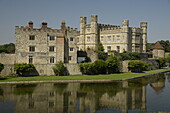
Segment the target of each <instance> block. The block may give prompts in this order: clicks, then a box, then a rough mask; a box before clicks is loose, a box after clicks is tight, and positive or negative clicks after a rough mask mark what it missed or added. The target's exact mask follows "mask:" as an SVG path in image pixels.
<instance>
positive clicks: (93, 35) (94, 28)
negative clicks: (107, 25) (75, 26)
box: [90, 15, 99, 50]
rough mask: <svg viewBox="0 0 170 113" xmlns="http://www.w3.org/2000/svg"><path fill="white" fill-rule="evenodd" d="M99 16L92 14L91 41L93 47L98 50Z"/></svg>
mask: <svg viewBox="0 0 170 113" xmlns="http://www.w3.org/2000/svg"><path fill="white" fill-rule="evenodd" d="M97 22H98V17H97V15H91V25H90V27H91V31H90V32H91V37H90V43H91V44H92V45H91V47H92V49H94V50H96V49H97V47H98V42H99V39H98V26H97V24H98V23H97Z"/></svg>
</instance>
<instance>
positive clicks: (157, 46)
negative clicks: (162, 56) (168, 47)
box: [153, 42, 165, 49]
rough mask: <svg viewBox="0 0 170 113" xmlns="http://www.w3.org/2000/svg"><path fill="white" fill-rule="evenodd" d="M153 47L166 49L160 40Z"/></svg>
mask: <svg viewBox="0 0 170 113" xmlns="http://www.w3.org/2000/svg"><path fill="white" fill-rule="evenodd" d="M153 49H165V48H164V47H163V46H162V45H161V44H160V43H159V42H156V44H155V45H154V46H153Z"/></svg>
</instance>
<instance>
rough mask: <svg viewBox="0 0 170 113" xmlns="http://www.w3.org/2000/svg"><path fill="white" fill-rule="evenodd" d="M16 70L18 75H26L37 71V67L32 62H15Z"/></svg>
mask: <svg viewBox="0 0 170 113" xmlns="http://www.w3.org/2000/svg"><path fill="white" fill-rule="evenodd" d="M14 70H15V71H16V74H18V76H24V75H26V74H29V73H30V72H32V71H35V67H34V65H33V64H30V63H28V64H27V63H16V64H14Z"/></svg>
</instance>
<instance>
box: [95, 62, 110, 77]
mask: <svg viewBox="0 0 170 113" xmlns="http://www.w3.org/2000/svg"><path fill="white" fill-rule="evenodd" d="M106 68H107V64H106V62H105V61H103V60H100V59H99V60H96V61H95V62H94V70H95V71H96V72H95V73H96V74H105V73H106Z"/></svg>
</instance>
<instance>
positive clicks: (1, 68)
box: [0, 63, 4, 72]
mask: <svg viewBox="0 0 170 113" xmlns="http://www.w3.org/2000/svg"><path fill="white" fill-rule="evenodd" d="M3 69H4V64H1V63H0V72H1V71H2V70H3Z"/></svg>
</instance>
